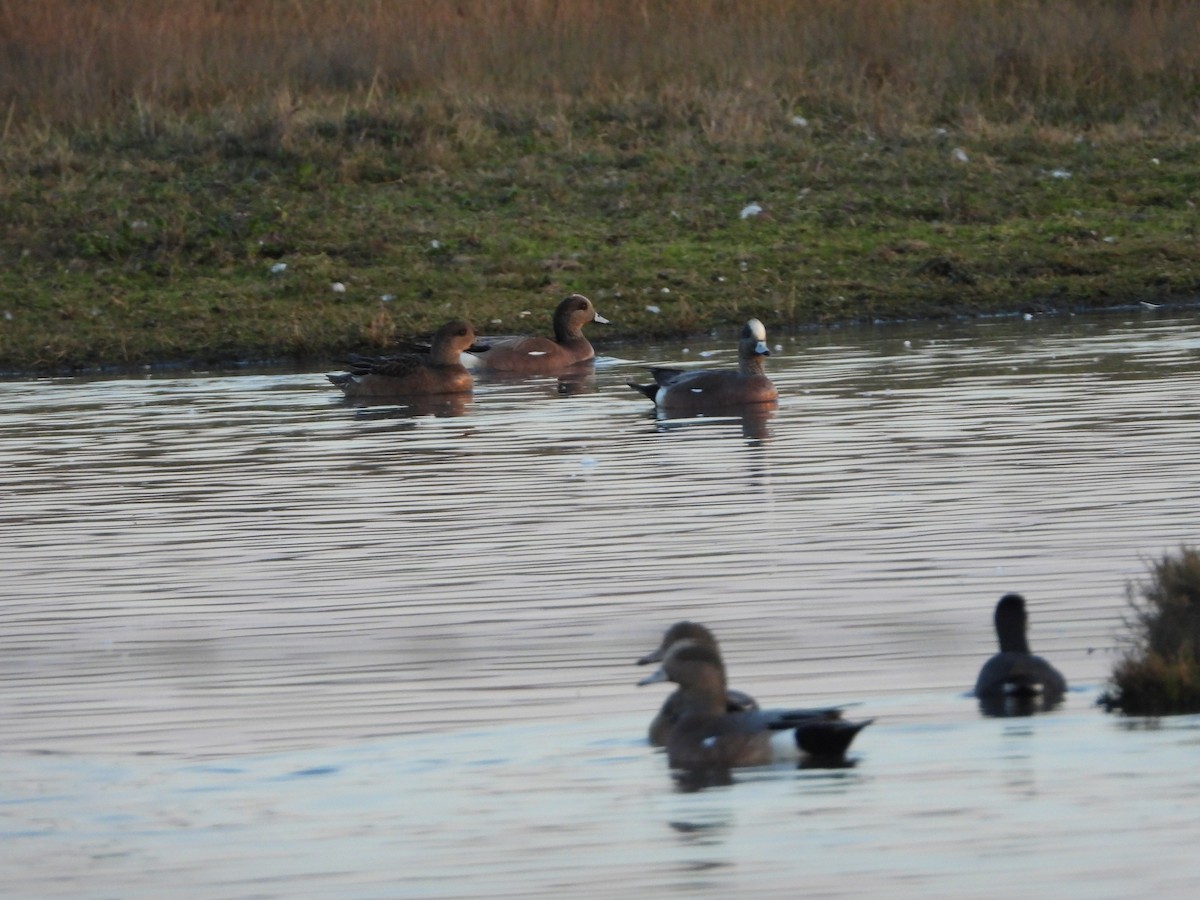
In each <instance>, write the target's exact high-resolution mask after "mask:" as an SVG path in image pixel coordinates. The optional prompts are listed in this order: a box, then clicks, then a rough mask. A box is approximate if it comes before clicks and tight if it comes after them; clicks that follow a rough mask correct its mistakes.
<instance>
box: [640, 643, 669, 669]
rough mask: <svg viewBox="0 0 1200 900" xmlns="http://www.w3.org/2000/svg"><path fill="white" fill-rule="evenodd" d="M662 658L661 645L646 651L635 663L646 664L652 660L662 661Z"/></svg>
mask: <svg viewBox="0 0 1200 900" xmlns="http://www.w3.org/2000/svg"><path fill="white" fill-rule="evenodd" d="M662 658H663V649H662V647H659V648H658V649H657V650H655V651H654V652H653V653H647V654H646V655H645V656H643V657H642V658H641V659H639V660H638V661H637V664H638V665H639V666H648V665H650V663H653V662H662Z"/></svg>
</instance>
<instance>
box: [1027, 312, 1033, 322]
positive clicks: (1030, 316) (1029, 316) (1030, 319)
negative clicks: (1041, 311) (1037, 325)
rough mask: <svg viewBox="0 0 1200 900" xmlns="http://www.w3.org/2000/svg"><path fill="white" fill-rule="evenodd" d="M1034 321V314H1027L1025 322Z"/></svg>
mask: <svg viewBox="0 0 1200 900" xmlns="http://www.w3.org/2000/svg"><path fill="white" fill-rule="evenodd" d="M1032 320H1033V313H1025V321H1026V322H1030V321H1032Z"/></svg>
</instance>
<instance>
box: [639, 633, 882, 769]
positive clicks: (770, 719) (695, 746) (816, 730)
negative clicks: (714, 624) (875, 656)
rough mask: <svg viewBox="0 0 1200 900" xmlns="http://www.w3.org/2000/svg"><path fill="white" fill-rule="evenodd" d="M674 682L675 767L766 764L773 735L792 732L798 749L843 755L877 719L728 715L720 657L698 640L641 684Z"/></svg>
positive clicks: (678, 649)
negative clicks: (675, 697) (856, 719)
mask: <svg viewBox="0 0 1200 900" xmlns="http://www.w3.org/2000/svg"><path fill="white" fill-rule="evenodd" d="M661 681H671V682H674V683H675V684H677V685H679V689H678V691H677V692H676V693H677V695H678V700H677V701H676V710H677V712H678V719H677V720H676V722H675V723H674V725H673V726H672V727H671V729H670V731H669V733H668V734H667V736H666V740H665V747H666V750H667V761H668V763H669V764H670V766H671V767H672V768H676V769H729V768H741V767H743V766H761V765H766V764H768V763H770V762H771V761H772V760H773V758H774V748H773V747H772V743H771V735H772V733H773V732H775V731H782V730H786V729H793V730H794V736H795V740H796V745H797V747H799V748H800V749H801V750H802V751H804V752H805V753H809V754H811V755H814V756H820V757H825V758H833V757H840V756H841V755H842V754H844V753H845V751H846V750H847V749H848V748H849V746H850V743H851V742H852V741H853V740H854V737H855V735H857V734H858V733H859V732H860V731H862V729H863V728H866V727H867V725H869V724H871V721H872V720H869V719H868V720H866V721H862V722H847V721H845V720H843V719H841V718H840V711H839V712H838V717H836V718H824V717H821V716H810V717H807V718H803V719H801V720H799V721H789V720H788V719H787V717H786V716H778V715H776V714H775V713H773V712H772V711H770V710H760V709H753V710H742V711H739V712H729V711H727V704H728V700H727V696H726V695H727V690H728V689H727V688H726V685H725V670H724V666H723V664H722V662H721V657H720V654H719V653H718V652H717V651H716V650H714V649H713V648H712V647H711V646H708V645H706V644H703V643H699V642H697V641H693V640H682V641H676V642H675V643H674V644H672V645H671V647H670V649H669V650H668V651H667V653H666V656H665V658H664V659H663V662H662V666H661V667H660V668H659V669H658V670H657V671H655V672H654V673H653V674H651V675H649V676H647V677H646V678H643V679H642V680H641V681H640V682H638V684H640V685H646V684H654V683H657V682H661Z"/></svg>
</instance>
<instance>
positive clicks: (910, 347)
mask: <svg viewBox="0 0 1200 900" xmlns="http://www.w3.org/2000/svg"><path fill="white" fill-rule="evenodd" d="M904 346H905V347H907V348H908V349H909V350H911V349H912V341H905V342H904Z"/></svg>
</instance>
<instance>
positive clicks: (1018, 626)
mask: <svg viewBox="0 0 1200 900" xmlns="http://www.w3.org/2000/svg"><path fill="white" fill-rule="evenodd" d="M994 621H995V625H996V637H997V638H998V639H999V641H1000V652H999V653H997V654H996V655H995V656H993V657H991V659H989V660H988V661H987V662H986V663H984V664H983V668H982V669H980V671H979V677H978V678H977V679H976V681H975V696H976V697H978V698H979V702H980V706H981V707H983V710H984V712H985V713H987V714H989V715H1007V714H1012V713H1017V714H1022V713H1026V714H1027V713H1029V712H1033V711H1034V709H1036V708H1037V707H1041V708H1042V709H1050V708H1052V707H1054V706H1056V705H1058V704H1059V703H1061V702H1062V699H1063V695H1064V694H1065V693H1066V690H1067V680H1066V679H1065V678H1064V677H1063V676H1062V673H1061V672H1059V671H1058V669H1056V668H1054V666H1052V665H1050V663H1048V662H1047V661H1046V660H1044V659H1042V657H1040V656H1035V655H1034V654H1033V653H1031V652H1030V650H1029V640H1028V639H1027V637H1026V634H1025V632H1026V628H1027V626H1028V622H1029V617H1028V615H1027V614H1026V612H1025V598H1024V597H1022V596H1021V595H1020V594H1005V595H1004V596H1003V597H1001V598H1000V602H998V603H997V604H996V612H995V616H994Z"/></svg>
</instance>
